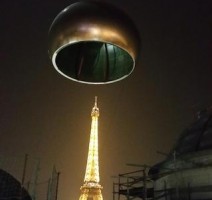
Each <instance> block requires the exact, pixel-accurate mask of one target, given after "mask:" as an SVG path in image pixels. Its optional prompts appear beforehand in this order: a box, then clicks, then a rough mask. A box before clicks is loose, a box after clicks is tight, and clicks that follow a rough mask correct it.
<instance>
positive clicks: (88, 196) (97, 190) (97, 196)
mask: <svg viewBox="0 0 212 200" xmlns="http://www.w3.org/2000/svg"><path fill="white" fill-rule="evenodd" d="M98 117H99V108H98V107H97V97H95V104H94V107H93V109H92V111H91V118H92V122H91V132H90V142H89V150H88V159H87V166H86V171H85V178H84V184H83V186H81V188H80V190H81V195H80V198H79V200H103V197H102V193H101V190H102V186H101V185H100V184H99V181H100V178H99V156H98Z"/></svg>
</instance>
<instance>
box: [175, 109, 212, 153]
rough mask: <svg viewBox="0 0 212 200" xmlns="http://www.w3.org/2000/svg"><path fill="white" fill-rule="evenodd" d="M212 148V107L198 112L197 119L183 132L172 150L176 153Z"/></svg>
mask: <svg viewBox="0 0 212 200" xmlns="http://www.w3.org/2000/svg"><path fill="white" fill-rule="evenodd" d="M209 149H212V109H205V110H202V111H200V112H198V113H197V120H196V121H195V122H194V123H193V124H192V125H191V126H190V127H188V128H187V129H185V131H184V132H183V133H182V134H181V136H180V138H179V140H178V142H177V144H176V145H175V147H174V149H173V150H172V152H171V154H173V153H174V152H175V153H176V155H178V156H179V155H183V154H188V153H192V152H198V151H203V150H209Z"/></svg>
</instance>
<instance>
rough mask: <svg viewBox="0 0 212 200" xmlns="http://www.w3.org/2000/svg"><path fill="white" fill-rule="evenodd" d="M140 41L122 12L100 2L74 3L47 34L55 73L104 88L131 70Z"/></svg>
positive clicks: (130, 22)
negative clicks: (100, 85)
mask: <svg viewBox="0 0 212 200" xmlns="http://www.w3.org/2000/svg"><path fill="white" fill-rule="evenodd" d="M139 47H140V39H139V34H138V32H137V29H136V28H135V26H134V24H133V23H132V21H131V20H130V19H129V17H128V16H127V15H126V14H125V13H123V11H121V10H119V9H117V8H115V7H113V6H111V5H109V4H106V3H100V2H77V3H74V4H72V5H70V6H69V7H67V8H65V9H64V10H63V11H61V12H60V13H59V14H58V16H57V17H56V18H55V20H54V21H53V23H52V25H51V27H50V30H49V56H50V59H51V60H52V63H53V65H54V67H55V69H56V70H57V71H58V72H59V73H60V74H62V75H63V76H65V77H66V78H69V79H71V80H74V81H78V82H82V83H90V84H105V83H112V82H115V81H119V80H122V79H124V78H125V77H127V76H128V75H129V74H131V72H132V71H133V69H134V66H135V61H136V58H137V55H138V52H139Z"/></svg>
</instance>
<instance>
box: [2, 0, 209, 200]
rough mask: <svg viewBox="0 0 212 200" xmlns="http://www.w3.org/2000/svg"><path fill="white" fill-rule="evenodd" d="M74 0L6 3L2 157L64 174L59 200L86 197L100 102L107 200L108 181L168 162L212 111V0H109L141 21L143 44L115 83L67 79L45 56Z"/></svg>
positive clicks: (102, 167)
mask: <svg viewBox="0 0 212 200" xmlns="http://www.w3.org/2000/svg"><path fill="white" fill-rule="evenodd" d="M74 2H75V1H71V0H45V1H43V0H30V1H29V0H16V1H7V0H1V2H0V29H1V31H0V67H1V73H0V154H3V155H24V154H25V153H28V154H29V155H32V156H34V157H40V158H41V171H42V172H43V174H42V176H43V178H44V179H45V176H46V177H48V176H49V175H50V170H51V169H52V166H53V164H55V165H56V167H57V169H58V170H59V171H61V177H60V186H59V200H72V199H73V200H76V199H78V198H79V195H80V190H79V188H80V186H81V185H82V184H83V179H84V172H85V167H86V161H87V151H88V142H89V134H90V124H91V117H90V112H91V109H92V107H93V104H94V97H95V96H98V106H99V109H100V118H99V148H100V149H99V156H100V176H101V182H100V183H101V185H102V186H103V187H104V190H103V197H104V199H106V200H108V199H112V182H113V179H112V176H114V175H118V174H119V173H124V172H128V171H132V170H137V169H138V168H135V167H129V166H126V163H134V164H148V165H154V164H155V163H157V162H159V161H162V160H163V159H164V158H165V157H164V156H162V155H160V154H158V153H157V151H161V152H165V153H168V152H169V151H170V150H171V148H172V147H173V145H174V144H175V142H176V140H177V138H178V136H179V134H180V133H181V132H182V131H183V129H185V128H186V127H187V126H188V125H189V124H190V123H191V122H192V121H193V120H194V115H195V113H196V112H197V111H199V110H201V109H204V108H205V107H208V106H211V105H212V90H211V86H212V1H211V0H186V1H185V0H180V1H179V0H166V1H165V0H163V1H161V0H154V1H153V0H139V1H132V0H125V1H123V0H115V1H112V0H108V1H107V2H110V3H113V4H114V5H116V6H118V7H119V8H121V9H123V10H124V11H125V12H126V13H127V14H128V15H129V16H130V17H131V18H132V20H133V21H134V22H135V24H136V26H137V28H138V30H139V32H140V36H141V40H142V48H141V53H140V57H139V60H138V62H137V65H136V68H135V70H134V72H133V73H132V74H131V75H130V76H129V77H128V78H127V79H124V80H123V81H120V82H117V83H114V84H109V85H85V84H80V83H76V82H73V81H71V80H68V79H66V78H65V77H63V76H61V75H60V74H59V73H58V72H57V71H56V70H55V69H54V68H53V66H52V64H51V61H50V60H49V57H48V53H47V41H48V29H49V27H50V25H51V23H52V21H53V19H54V18H55V16H56V15H57V14H58V13H59V12H60V11H61V10H62V9H63V8H65V7H66V6H68V5H70V4H71V3H74Z"/></svg>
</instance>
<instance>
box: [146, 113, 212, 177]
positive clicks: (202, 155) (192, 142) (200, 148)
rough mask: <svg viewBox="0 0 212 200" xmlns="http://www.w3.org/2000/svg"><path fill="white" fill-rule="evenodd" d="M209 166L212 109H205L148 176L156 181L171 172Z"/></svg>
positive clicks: (211, 141) (211, 150)
mask: <svg viewBox="0 0 212 200" xmlns="http://www.w3.org/2000/svg"><path fill="white" fill-rule="evenodd" d="M211 164H212V109H205V110H202V111H200V112H198V113H197V116H196V120H195V121H194V122H193V123H192V124H191V125H190V126H189V127H188V128H186V129H185V130H184V131H183V132H182V134H181V135H180V137H179V139H178V141H177V143H176V145H175V146H174V148H173V149H172V150H171V152H170V153H169V154H168V156H167V158H166V159H165V160H164V161H162V162H160V163H158V164H156V165H154V166H153V167H152V168H151V169H150V170H149V175H151V176H153V178H156V179H157V178H158V177H159V176H160V175H161V174H163V173H167V172H170V171H173V170H179V169H185V168H191V167H200V166H209V165H211ZM159 174H160V175H159Z"/></svg>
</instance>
